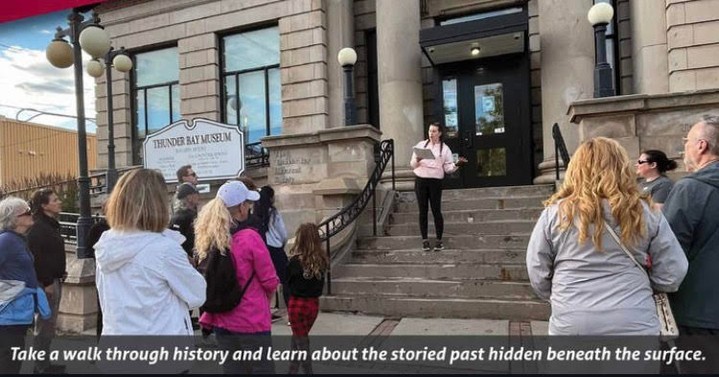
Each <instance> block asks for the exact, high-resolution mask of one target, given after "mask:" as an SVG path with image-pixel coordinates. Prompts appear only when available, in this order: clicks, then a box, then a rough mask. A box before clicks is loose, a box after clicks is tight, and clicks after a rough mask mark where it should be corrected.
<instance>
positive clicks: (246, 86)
mask: <svg viewBox="0 0 719 377" xmlns="http://www.w3.org/2000/svg"><path fill="white" fill-rule="evenodd" d="M221 46H222V68H221V79H222V86H223V90H222V119H223V122H224V123H227V124H235V125H238V126H240V128H241V129H242V131H243V133H244V135H245V143H247V144H252V143H257V142H259V141H260V139H261V138H263V137H265V136H269V135H279V134H281V133H282V95H281V94H282V92H281V90H282V86H281V82H280V34H279V28H278V27H277V26H272V27H267V28H263V29H256V30H250V31H244V32H241V33H237V34H231V35H226V36H223V37H222V38H221Z"/></svg>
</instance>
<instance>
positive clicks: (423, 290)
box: [332, 278, 536, 300]
mask: <svg viewBox="0 0 719 377" xmlns="http://www.w3.org/2000/svg"><path fill="white" fill-rule="evenodd" d="M332 293H333V294H335V295H340V296H342V295H381V296H395V297H396V296H403V297H425V298H431V297H439V298H450V297H452V298H494V299H529V300H533V299H535V298H536V296H535V295H534V291H533V290H532V286H531V285H530V284H529V283H520V282H512V281H496V280H480V279H470V280H450V281H447V280H428V279H419V278H417V279H414V278H395V279H368V278H342V279H332Z"/></svg>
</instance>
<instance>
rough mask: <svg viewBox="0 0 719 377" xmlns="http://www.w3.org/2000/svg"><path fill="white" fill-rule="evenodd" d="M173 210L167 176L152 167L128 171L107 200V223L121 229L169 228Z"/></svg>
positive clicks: (157, 230)
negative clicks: (169, 198) (169, 197)
mask: <svg viewBox="0 0 719 377" xmlns="http://www.w3.org/2000/svg"><path fill="white" fill-rule="evenodd" d="M169 212H170V211H169V205H168V202H167V185H166V184H165V179H164V178H163V177H162V174H160V173H158V172H157V171H155V170H150V169H137V170H133V171H130V172H127V173H125V174H124V175H123V176H122V177H121V178H120V180H119V181H117V185H116V186H115V189H114V190H112V194H111V195H110V198H109V199H108V200H107V223H108V224H109V225H110V227H111V228H113V229H118V230H134V229H139V230H146V231H150V232H155V233H160V232H162V231H163V230H165V229H167V224H168V223H169V222H170V213H169Z"/></svg>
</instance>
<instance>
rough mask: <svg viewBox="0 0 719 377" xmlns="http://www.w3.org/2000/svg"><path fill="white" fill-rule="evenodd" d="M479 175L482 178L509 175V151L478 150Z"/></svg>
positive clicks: (495, 149)
mask: <svg viewBox="0 0 719 377" xmlns="http://www.w3.org/2000/svg"><path fill="white" fill-rule="evenodd" d="M477 175H478V176H480V177H498V176H505V175H507V150H506V149H504V148H492V149H480V150H478V151H477Z"/></svg>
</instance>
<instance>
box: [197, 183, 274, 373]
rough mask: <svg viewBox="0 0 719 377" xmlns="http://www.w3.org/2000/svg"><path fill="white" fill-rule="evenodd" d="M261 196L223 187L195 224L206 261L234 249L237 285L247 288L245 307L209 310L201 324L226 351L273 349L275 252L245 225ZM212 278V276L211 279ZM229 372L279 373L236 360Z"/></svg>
mask: <svg viewBox="0 0 719 377" xmlns="http://www.w3.org/2000/svg"><path fill="white" fill-rule="evenodd" d="M259 198H260V195H259V193H258V192H256V191H250V190H248V189H247V187H246V186H245V185H244V184H243V183H242V182H239V181H231V182H227V183H225V184H223V185H222V186H221V187H220V189H219V190H218V192H217V196H216V197H215V199H212V200H211V201H210V202H208V203H207V204H206V205H205V206H204V207H203V208H202V210H201V211H200V213H199V214H198V216H197V220H196V221H195V248H196V251H197V256H198V259H199V261H200V263H202V260H203V259H205V258H206V257H207V255H208V253H210V251H211V250H213V249H215V250H222V251H225V250H229V252H230V253H231V256H232V259H233V261H234V267H235V271H236V274H237V283H238V285H239V287H240V288H244V287H247V288H246V290H245V292H244V294H243V296H242V300H241V301H240V303H239V304H238V305H237V306H235V307H234V308H233V309H231V310H229V311H225V312H219V313H217V312H215V313H209V312H205V313H203V314H202V316H201V317H200V324H201V325H202V326H203V327H204V328H207V329H212V330H213V331H214V333H215V335H216V336H217V341H218V343H219V345H220V347H222V348H223V349H230V350H233V351H234V350H238V349H243V350H256V349H258V348H259V347H264V348H265V349H266V348H267V347H268V346H271V345H272V341H271V337H270V331H271V329H272V322H271V320H270V298H271V297H272V295H273V294H274V292H275V289H276V288H277V285H278V283H279V279H278V278H277V274H276V273H275V267H274V265H273V264H272V259H270V254H269V251H267V247H266V246H265V243H264V242H263V241H262V237H260V235H259V233H257V230H255V229H253V228H249V227H242V226H241V225H240V224H242V223H243V222H244V221H246V220H247V218H248V216H249V213H250V210H251V209H252V206H253V202H255V201H257V200H258V199H259ZM208 278H209V277H208ZM223 368H224V371H225V373H227V374H238V373H259V374H274V365H273V364H272V362H268V361H266V360H263V361H247V362H243V361H232V360H228V361H227V362H226V363H225V364H224V365H223Z"/></svg>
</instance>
